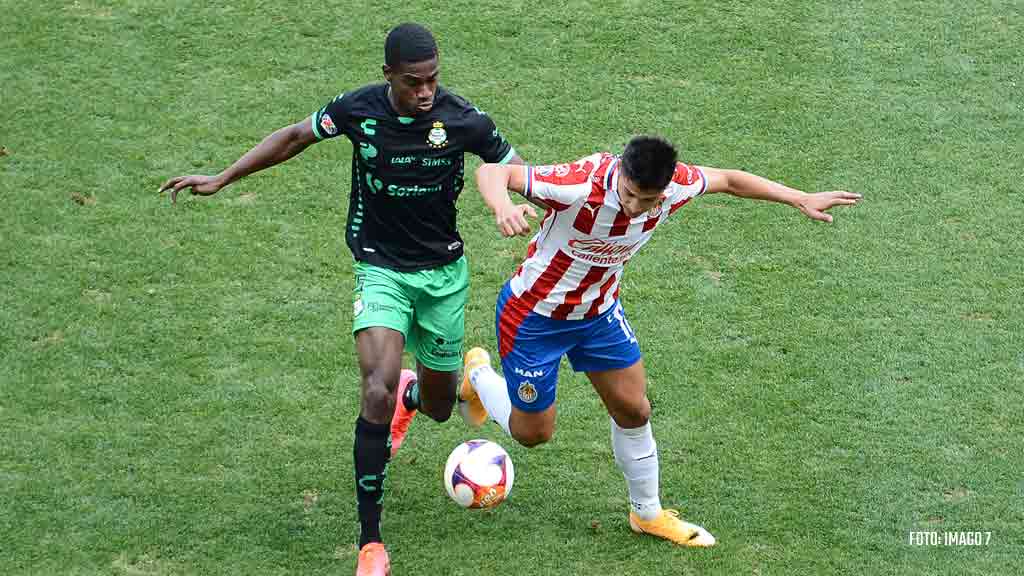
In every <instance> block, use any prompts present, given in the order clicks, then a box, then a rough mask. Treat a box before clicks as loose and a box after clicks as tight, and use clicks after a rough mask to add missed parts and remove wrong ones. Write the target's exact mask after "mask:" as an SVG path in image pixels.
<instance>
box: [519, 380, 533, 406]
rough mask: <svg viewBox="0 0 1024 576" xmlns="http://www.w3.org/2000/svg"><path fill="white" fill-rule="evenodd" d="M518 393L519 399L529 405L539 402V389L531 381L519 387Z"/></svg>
mask: <svg viewBox="0 0 1024 576" xmlns="http://www.w3.org/2000/svg"><path fill="white" fill-rule="evenodd" d="M518 392H519V399H520V400H522V401H523V402H526V403H527V404H533V403H534V402H536V401H537V387H536V386H534V385H533V383H532V382H530V381H529V380H527V381H526V382H523V383H522V384H520V385H519V390H518Z"/></svg>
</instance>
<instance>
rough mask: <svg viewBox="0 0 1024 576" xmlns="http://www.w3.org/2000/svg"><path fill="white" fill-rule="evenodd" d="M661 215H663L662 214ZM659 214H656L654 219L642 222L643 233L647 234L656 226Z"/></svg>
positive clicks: (649, 218) (659, 218) (659, 217)
mask: <svg viewBox="0 0 1024 576" xmlns="http://www.w3.org/2000/svg"><path fill="white" fill-rule="evenodd" d="M661 214H664V212H662V213H661ZM661 214H658V215H657V216H655V217H654V218H651V217H650V216H648V217H647V221H645V222H644V232H649V231H650V230H651V229H652V228H654V227H655V226H657V225H658V221H659V220H661Z"/></svg>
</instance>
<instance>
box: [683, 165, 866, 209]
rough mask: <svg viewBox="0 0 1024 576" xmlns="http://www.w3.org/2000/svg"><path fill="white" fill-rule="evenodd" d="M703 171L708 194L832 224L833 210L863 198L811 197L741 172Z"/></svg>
mask: <svg viewBox="0 0 1024 576" xmlns="http://www.w3.org/2000/svg"><path fill="white" fill-rule="evenodd" d="M700 169H701V171H702V172H704V177H705V178H707V180H708V185H707V190H706V192H709V193H710V192H725V193H727V194H732V195H733V196H739V197H741V198H752V199H755V200H768V201H771V202H779V203H782V204H789V205H790V206H792V207H794V208H796V209H798V210H800V211H801V212H803V213H804V214H805V215H807V217H808V218H811V219H813V220H820V221H822V222H831V221H832V215H831V214H827V213H826V211H827V210H829V209H830V208H832V207H834V206H845V205H853V204H856V203H857V201H858V200H860V198H861V195H860V194H855V193H853V192H846V191H844V190H836V191H832V192H818V193H815V194H808V193H806V192H802V191H800V190H797V189H795V188H790V187H789V186H786V185H784V184H780V183H778V182H773V181H771V180H769V179H767V178H763V177H761V176H757V175H756V174H750V173H748V172H744V171H742V170H722V169H719V168H707V167H704V166H701V167H700Z"/></svg>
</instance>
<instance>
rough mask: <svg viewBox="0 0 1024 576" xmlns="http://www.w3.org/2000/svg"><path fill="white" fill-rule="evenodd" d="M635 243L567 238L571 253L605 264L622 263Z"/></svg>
mask: <svg viewBox="0 0 1024 576" xmlns="http://www.w3.org/2000/svg"><path fill="white" fill-rule="evenodd" d="M637 244H639V242H635V243H633V244H619V243H616V242H608V241H605V240H602V239H600V238H590V239H587V240H569V250H572V255H573V256H575V257H577V258H579V259H580V260H586V261H587V262H593V263H594V264H600V265H602V266H606V265H609V264H622V263H623V262H625V261H626V260H629V258H630V257H631V256H632V255H633V250H634V249H635V248H636V247H637Z"/></svg>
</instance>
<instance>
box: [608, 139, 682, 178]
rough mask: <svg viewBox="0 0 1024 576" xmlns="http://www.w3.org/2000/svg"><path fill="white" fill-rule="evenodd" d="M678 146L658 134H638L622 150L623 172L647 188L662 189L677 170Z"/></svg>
mask: <svg viewBox="0 0 1024 576" xmlns="http://www.w3.org/2000/svg"><path fill="white" fill-rule="evenodd" d="M677 158H678V155H677V154H676V148H675V146H673V145H672V144H671V143H670V142H669V141H668V140H665V139H664V138H659V137H657V136H636V137H634V138H633V139H632V140H630V141H629V144H626V149H625V150H623V152H622V173H623V174H625V175H626V178H629V179H630V180H631V181H632V182H633V183H634V184H636V185H637V186H639V187H640V188H645V189H648V190H650V189H655V188H657V189H662V188H665V187H666V186H668V183H669V182H671V181H672V174H674V173H675V171H676V159H677Z"/></svg>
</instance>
